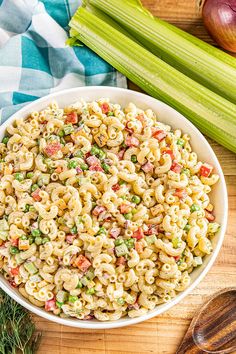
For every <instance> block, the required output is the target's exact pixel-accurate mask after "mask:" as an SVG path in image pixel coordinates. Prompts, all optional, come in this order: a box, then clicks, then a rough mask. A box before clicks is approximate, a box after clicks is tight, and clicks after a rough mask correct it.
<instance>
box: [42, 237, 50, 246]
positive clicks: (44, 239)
mask: <svg viewBox="0 0 236 354" xmlns="http://www.w3.org/2000/svg"><path fill="white" fill-rule="evenodd" d="M49 241H50V240H49V238H48V237H44V238H43V239H42V244H43V245H44V244H45V243H47V242H49Z"/></svg>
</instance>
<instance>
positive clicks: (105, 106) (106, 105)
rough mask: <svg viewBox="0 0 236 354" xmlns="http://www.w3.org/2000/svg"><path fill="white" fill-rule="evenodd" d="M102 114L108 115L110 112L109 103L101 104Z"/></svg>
mask: <svg viewBox="0 0 236 354" xmlns="http://www.w3.org/2000/svg"><path fill="white" fill-rule="evenodd" d="M101 110H102V113H104V114H107V113H108V112H109V111H110V106H109V104H108V103H106V102H104V103H102V104H101Z"/></svg>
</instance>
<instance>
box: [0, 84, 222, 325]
mask: <svg viewBox="0 0 236 354" xmlns="http://www.w3.org/2000/svg"><path fill="white" fill-rule="evenodd" d="M81 97H82V98H84V99H85V100H88V101H93V100H96V99H98V98H101V97H109V98H110V100H111V102H116V103H119V104H121V105H122V106H125V105H127V104H128V103H129V102H133V103H135V104H136V105H137V106H138V107H140V108H143V109H147V108H151V109H152V110H153V111H154V112H155V113H157V115H158V117H159V120H160V121H163V122H164V123H167V124H169V125H171V126H172V127H173V128H180V129H181V130H182V131H183V132H185V133H188V134H189V135H190V137H191V145H192V147H193V150H194V151H196V152H197V154H198V158H199V159H200V160H203V161H206V162H208V163H210V164H212V165H213V166H214V167H215V172H216V173H218V174H219V176H220V179H219V182H218V183H217V185H216V186H214V189H213V192H212V193H211V201H212V203H213V204H214V206H215V209H214V213H215V216H216V220H217V222H219V223H220V224H221V228H220V230H219V232H218V233H217V234H216V235H215V237H214V238H213V248H214V250H213V252H212V254H210V255H209V256H206V257H205V258H204V261H203V264H202V265H201V266H200V267H198V268H196V269H195V270H194V271H193V272H192V274H191V279H192V280H191V284H190V286H189V287H188V288H187V289H186V290H185V291H183V292H182V293H180V294H179V295H178V296H176V298H174V299H173V300H171V301H170V302H169V303H166V304H162V305H159V306H157V307H156V308H155V309H154V310H152V311H149V312H148V313H147V314H145V315H143V316H141V317H137V318H128V317H125V318H121V319H119V320H117V321H111V322H99V321H95V320H92V321H82V320H78V319H72V318H68V319H65V318H60V317H58V316H55V315H53V314H50V313H48V312H46V311H45V310H43V309H41V308H39V307H36V306H34V305H32V304H31V303H30V302H29V301H27V300H26V299H25V298H24V297H23V296H21V295H20V293H19V292H18V291H17V289H14V288H12V287H11V286H10V285H9V283H8V282H7V281H6V280H5V279H4V278H3V276H0V287H1V288H2V289H3V290H4V291H5V292H6V293H7V294H8V295H10V296H11V297H12V298H13V299H14V300H16V301H17V302H19V303H20V304H21V305H22V306H24V307H26V308H27V309H28V310H30V311H32V312H33V313H35V314H37V315H39V316H42V317H44V318H46V319H48V320H50V321H54V322H57V323H60V324H63V325H66V326H72V327H79V328H91V329H104V328H116V327H123V326H128V325H132V324H135V323H138V322H141V321H145V320H147V319H149V318H152V317H154V316H157V315H160V314H161V313H163V312H164V311H166V310H168V309H170V308H171V307H172V306H174V305H176V304H177V303H178V302H179V301H181V300H182V299H183V298H184V297H185V296H187V295H188V294H189V293H190V292H191V291H192V290H193V289H194V288H195V287H196V286H197V285H198V284H199V282H200V281H201V280H202V279H203V277H204V276H205V275H206V274H207V272H208V271H209V269H210V268H211V266H212V264H213V263H214V261H215V259H216V257H217V255H218V253H219V250H220V248H221V245H222V242H223V239H224V234H225V230H226V224H227V214H228V198H227V190H226V184H225V179H224V175H223V172H222V169H221V167H220V164H219V162H218V160H217V158H216V156H215V154H214V152H213V150H212V148H211V147H210V145H209V144H208V142H207V141H206V139H205V138H204V137H203V135H202V134H201V133H200V132H199V131H198V129H197V128H195V127H194V125H193V124H192V123H190V122H189V121H188V120H187V119H186V118H185V117H183V116H182V115H181V114H180V113H178V112H177V111H175V110H174V109H173V108H171V107H169V106H167V105H166V104H164V103H162V102H160V101H158V100H156V99H154V98H152V97H150V96H147V95H144V94H142V93H139V92H136V91H131V90H126V89H121V88H114V87H103V86H101V87H96V86H94V87H93V86H92V87H80V88H73V89H69V90H64V91H60V92H56V93H54V94H51V95H48V96H46V97H43V98H40V99H38V100H37V101H34V102H32V103H30V104H29V105H27V106H26V107H24V108H22V109H21V110H19V111H18V112H17V113H15V114H14V115H13V116H11V118H9V119H8V120H7V122H5V123H4V124H3V125H2V126H1V127H0V140H2V138H3V136H4V132H5V129H6V127H7V126H8V125H9V124H10V123H12V122H13V121H14V120H15V119H16V118H17V117H18V118H19V117H23V118H24V117H26V116H27V115H28V114H29V113H31V112H32V111H40V110H42V109H44V108H45V107H46V106H47V105H48V104H49V103H50V102H51V101H52V100H56V101H57V102H58V103H59V105H60V107H64V106H66V105H68V104H70V103H73V102H75V101H77V100H78V99H80V98H81Z"/></svg>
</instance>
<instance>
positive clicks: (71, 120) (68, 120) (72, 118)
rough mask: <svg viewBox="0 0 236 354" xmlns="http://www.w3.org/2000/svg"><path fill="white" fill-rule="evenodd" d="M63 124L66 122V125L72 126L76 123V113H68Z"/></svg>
mask: <svg viewBox="0 0 236 354" xmlns="http://www.w3.org/2000/svg"><path fill="white" fill-rule="evenodd" d="M65 122H66V124H68V123H72V124H76V123H78V115H77V113H76V112H71V113H68V114H67V115H66V120H65Z"/></svg>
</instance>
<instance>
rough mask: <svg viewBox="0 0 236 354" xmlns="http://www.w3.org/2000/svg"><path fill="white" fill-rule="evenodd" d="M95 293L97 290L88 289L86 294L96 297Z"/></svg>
mask: <svg viewBox="0 0 236 354" xmlns="http://www.w3.org/2000/svg"><path fill="white" fill-rule="evenodd" d="M95 292H96V290H95V289H94V288H90V289H88V290H87V291H86V294H88V295H94V294H95Z"/></svg>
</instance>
